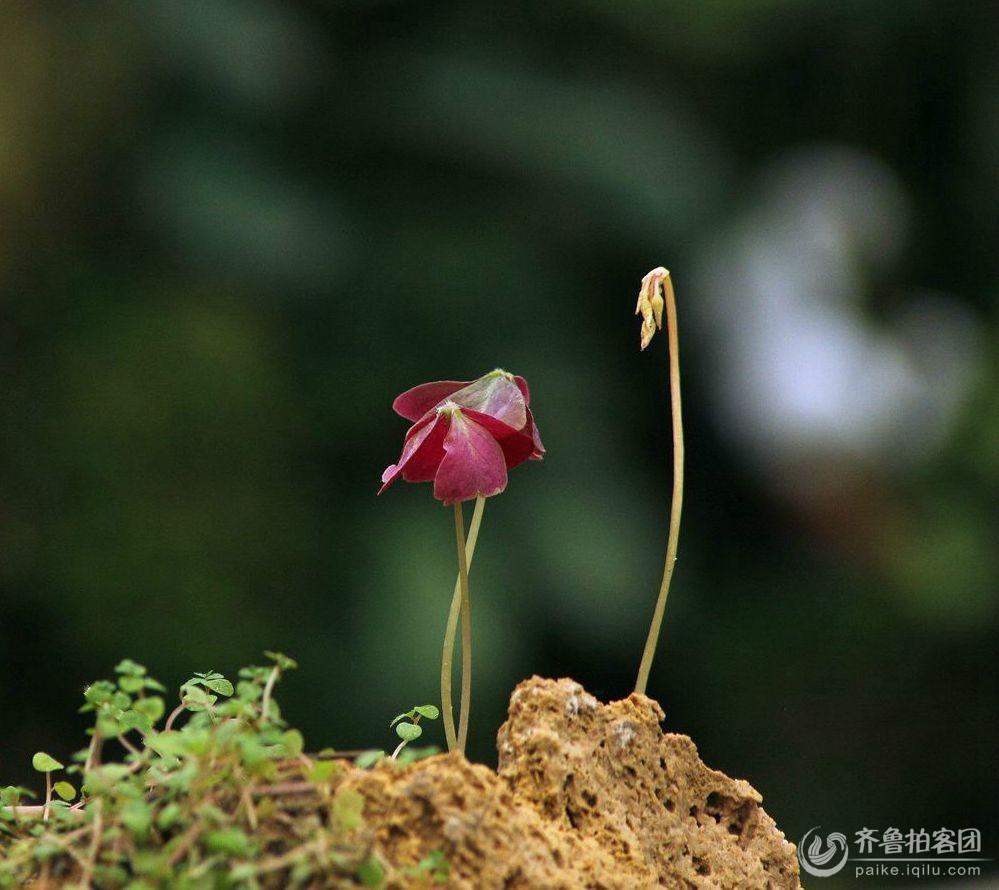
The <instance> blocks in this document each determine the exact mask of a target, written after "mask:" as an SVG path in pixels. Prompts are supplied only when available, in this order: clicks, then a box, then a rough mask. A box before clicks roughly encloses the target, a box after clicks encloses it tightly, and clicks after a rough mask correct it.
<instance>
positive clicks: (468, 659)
mask: <svg viewBox="0 0 999 890" xmlns="http://www.w3.org/2000/svg"><path fill="white" fill-rule="evenodd" d="M454 535H455V542H456V543H457V545H458V580H459V581H460V582H461V710H460V711H459V713H458V751H459V752H461V753H462V754H464V753H465V741H466V740H467V739H468V712H469V709H470V707H471V703H472V601H471V597H470V596H469V593H468V560H467V559H466V557H465V520H464V519H463V518H462V515H461V503H460V502H459V503H457V504H455V505H454Z"/></svg>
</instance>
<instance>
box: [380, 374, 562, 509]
mask: <svg viewBox="0 0 999 890" xmlns="http://www.w3.org/2000/svg"><path fill="white" fill-rule="evenodd" d="M530 402H531V393H530V390H529V388H528V386H527V381H526V380H524V378H523V377H516V376H514V375H513V374H508V373H507V372H506V371H502V370H499V369H497V370H495V371H491V372H490V373H488V374H485V375H483V376H482V377H480V378H479V379H478V380H472V381H468V382H464V381H457V380H440V381H437V382H435V383H424V384H422V385H420V386H415V387H413V388H412V389H410V390H407V391H406V392H404V393H403V394H402V395H400V396H399V397H397V398H396V400H395V401H394V402H393V403H392V407H393V408H394V409H395V412H396V413H397V414H399V415H400V416H402V417H404V418H406V420H410V421H414V423H413V425H412V426H411V427H410V428H409V432H407V433H406V438H405V440H404V441H403V446H402V454H401V455H400V457H399V461H398V463H395V464H392V465H390V466H389V467H387V468H386V470H385V472H384V473H382V483H383V484H382V487H381V488H380V489H379V491H378V493H379V494H381V493H382V492H383V491H385V489H386V488H388V487H389V486H390V485H391V484H392V483H393V482H395V480H396V479H397V478H398V477H399V476H402V478H403V479H405V480H406V481H407V482H430V481H433V483H434V497H435V498H437V499H438V500H440V501H443V502H444V503H445V504H454V503H457V502H459V501H467V500H471V499H472V498H475V497H491V496H492V495H494V494H499V493H500V492H501V491H503V489H504V488H506V478H507V470H508V469H510V468H511V467H515V466H517V465H518V464H521V463H523V462H524V461H525V460H528V459H531V460H541V458H542V456H543V455H544V453H545V449H544V446H543V445H542V444H541V437H540V436H539V435H538V429H537V426H536V425H535V423H534V417H533V415H532V414H531V409H530V407H529V406H530Z"/></svg>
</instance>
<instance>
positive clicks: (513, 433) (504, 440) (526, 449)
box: [462, 408, 534, 470]
mask: <svg viewBox="0 0 999 890" xmlns="http://www.w3.org/2000/svg"><path fill="white" fill-rule="evenodd" d="M462 413H463V414H464V415H465V416H466V417H467V418H468V419H469V420H471V421H474V422H475V423H477V424H479V425H480V426H483V427H485V428H486V429H487V430H489V432H490V433H492V436H493V438H494V439H495V440H496V441H497V442H498V443H499V446H500V448H501V449H502V451H503V460H504V461H505V463H506V468H507V469H508V470H512V469H513V468H514V467H516V466H517V465H519V464H522V463H523V462H524V461H525V460H527V459H528V458H529V457H534V439H533V438H532V437H531V432H530V430H528V429H527V428H526V427H525V428H524V429H522V430H515V429H514V428H513V427H512V426H507V425H506V424H505V423H503V422H502V421H499V420H496V418H495V417H490V416H489V415H488V414H482V413H481V412H479V411H473V410H472V409H471V408H463V409H462ZM528 415H530V412H528ZM528 423H530V419H528Z"/></svg>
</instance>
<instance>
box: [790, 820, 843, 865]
mask: <svg viewBox="0 0 999 890" xmlns="http://www.w3.org/2000/svg"><path fill="white" fill-rule="evenodd" d="M818 828H819V826H818V825H816V826H815V828H809V829H808V831H806V832H805V833H804V834H803V835H802V836H801V841H800V842H799V843H798V862H800V863H801V867H802V868H803V869H804V870H805V871H807V872H808V873H809V874H810V875H815V877H817V878H828V877H829V876H830V875H834V874H836V872H838V871H839V870H840V869H841V868H842V867H843V866H844V865H846V860H847V859H849V858H850V851H849V850H848V849H847V846H846V837H845V836H844V835H842V834H841V833H840V832H838V831H834V832H833V833H832V834H830V835H829V837H827V838H826V841H825V843H823V842H822V838H821V836H820V835H815V837H813V838H812V842H811V843H810V844H806V843H805V842H806V841H807V840H808V836H809V835H810V834H811V833H812V832H813V831H816V830H817V829H818ZM837 856H839V859H838V860H837V861H836V862H833V864H832V865H830V864H829V863H830V862H832V860H833V859H836V857H837Z"/></svg>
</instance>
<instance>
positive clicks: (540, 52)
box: [0, 0, 999, 886]
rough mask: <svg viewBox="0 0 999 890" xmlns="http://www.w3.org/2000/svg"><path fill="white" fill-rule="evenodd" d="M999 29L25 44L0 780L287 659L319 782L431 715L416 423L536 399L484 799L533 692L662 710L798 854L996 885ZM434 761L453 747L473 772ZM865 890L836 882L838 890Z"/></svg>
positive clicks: (125, 13) (17, 70)
mask: <svg viewBox="0 0 999 890" xmlns="http://www.w3.org/2000/svg"><path fill="white" fill-rule="evenodd" d="M996 26H997V19H996V14H995V7H994V5H993V4H991V3H985V2H964V3H955V4H943V3H934V2H929V0H926V2H922V0H910V2H905V3H897V2H894V0H867V2H863V3H855V2H847V3H838V4H829V3H825V2H818V0H756V2H741V0H740V2H735V0H731V2H721V0H719V2H710V3H701V2H693V0H689V2H679V3H671V4H661V3H654V2H649V0H620V2H615V3H609V2H594V0H559V2H552V3H546V4H532V3H512V4H495V3H486V2H478V0H474V2H465V3H444V2H430V3H407V2H390V0H385V2H370V3H363V2H340V3H333V2H327V3H322V2H312V3H304V2H303V3H274V2H271V3H268V2H262V0H249V2H220V0H212V2H207V0H155V2H153V0H150V2H144V3H136V4H130V3H102V4H4V5H3V6H2V7H0V313H2V318H0V344H2V345H0V358H2V382H3V383H2V393H3V398H2V409H0V410H2V417H0V425H2V429H3V438H2V465H0V473H2V479H0V483H2V487H0V659H2V662H0V664H2V670H3V673H2V678H3V679H2V680H0V714H2V715H3V734H2V745H0V770H2V774H3V775H2V779H3V781H4V782H13V781H26V780H29V779H30V770H28V769H27V764H28V761H29V759H30V754H31V752H33V751H35V750H37V749H46V750H49V751H51V752H52V753H54V754H56V756H59V755H61V754H64V753H68V752H69V751H70V750H72V749H74V748H76V747H78V746H79V745H80V741H81V738H82V736H81V735H80V730H81V727H82V723H81V719H82V718H77V717H75V716H74V714H73V710H74V707H75V705H76V704H77V702H78V700H79V694H80V691H81V689H82V687H83V686H84V685H85V683H86V682H88V681H91V680H93V679H96V678H98V677H101V676H105V675H108V674H109V673H110V671H111V668H112V667H113V665H114V664H115V663H116V661H117V660H118V659H119V658H121V657H123V656H129V657H132V658H135V659H137V660H139V661H141V662H143V663H145V664H147V665H148V666H149V668H150V670H151V672H152V673H153V674H154V675H155V676H158V677H160V678H161V679H163V680H164V681H168V682H169V683H170V684H171V685H174V684H179V683H180V682H181V681H182V680H183V679H185V678H186V677H187V676H188V675H189V673H190V672H191V671H192V670H207V669H209V668H214V669H217V670H221V671H223V672H225V673H230V674H231V673H233V672H234V671H235V670H236V669H237V668H238V667H239V666H241V665H242V664H245V663H249V662H254V661H259V660H260V652H261V650H262V649H264V648H272V649H281V650H284V651H287V652H288V653H290V654H292V655H294V656H295V657H296V658H298V659H299V661H300V662H301V665H302V667H301V669H300V671H299V672H298V673H297V674H295V675H292V676H291V677H289V679H288V681H287V683H286V688H285V689H284V690H283V695H282V699H283V702H284V705H285V710H286V713H287V715H288V716H289V718H290V719H292V720H293V721H294V722H295V723H296V724H297V725H300V726H301V727H302V728H303V729H304V731H305V733H306V738H307V740H308V742H309V744H310V746H311V747H313V748H318V747H321V746H324V745H335V746H338V747H344V748H351V747H358V746H372V745H374V746H386V745H389V744H391V742H392V734H391V731H390V730H388V727H387V723H388V720H389V719H390V718H391V717H392V716H393V715H395V714H396V713H398V712H399V711H400V710H403V709H404V708H407V707H409V706H410V705H412V704H413V703H415V702H422V701H435V700H436V697H437V671H438V659H439V653H440V639H441V635H442V632H443V624H444V618H445V615H446V610H447V604H448V602H449V599H450V595H451V587H452V584H453V580H454V572H455V557H454V547H453V539H452V531H453V529H452V525H451V519H450V516H449V513H448V511H446V510H444V509H442V508H441V506H440V505H439V504H438V503H437V502H435V501H434V500H433V499H432V497H431V496H430V489H429V486H425V485H422V486H407V485H402V484H399V485H397V486H396V487H395V488H393V489H392V490H391V491H390V492H389V493H387V494H386V495H384V496H383V497H381V498H377V499H376V497H375V491H376V489H377V486H378V478H379V475H380V473H381V471H382V469H383V468H384V467H385V466H386V465H387V464H389V463H391V462H393V461H394V460H395V459H396V456H397V454H398V451H399V447H400V445H401V441H402V436H403V433H404V431H405V429H406V424H405V422H404V421H402V420H401V419H399V418H398V417H396V416H394V415H393V413H392V412H391V409H390V405H391V401H392V399H393V397H394V396H395V395H396V394H397V393H399V392H401V391H402V390H404V389H406V388H408V387H410V386H412V385H414V384H416V383H419V382H423V381H427V380H434V379H440V378H458V379H463V378H464V379H469V378H472V377H475V376H477V375H478V374H480V373H482V372H484V371H487V370H490V369H491V368H493V367H495V366H496V365H501V366H503V367H505V368H507V369H509V370H512V371H515V372H516V373H519V374H523V375H525V376H526V377H527V378H528V380H529V381H530V383H531V386H532V390H533V397H534V398H533V407H534V409H535V413H536V417H537V419H538V424H539V427H540V429H541V432H542V435H543V437H544V440H545V444H546V446H547V448H548V455H547V457H546V458H545V460H544V462H543V463H540V464H535V463H531V464H528V465H525V466H524V467H522V468H520V469H518V470H516V471H514V472H513V473H512V474H511V482H510V486H509V488H508V490H507V491H506V492H505V493H504V494H503V495H502V496H500V497H497V498H494V499H493V500H492V501H491V502H490V503H489V506H488V509H487V510H486V515H485V522H484V525H483V530H482V536H481V540H480V545H479V550H478V553H477V556H476V563H475V568H474V571H473V607H474V618H475V625H476V649H475V658H476V666H475V690H474V699H473V725H472V731H471V737H472V744H471V753H472V755H473V756H475V757H477V758H480V759H483V760H486V761H494V760H495V752H494V749H493V738H494V735H495V730H496V729H497V727H498V725H499V723H500V722H501V721H502V719H503V715H504V712H505V706H506V700H507V697H508V695H509V692H510V691H511V689H512V688H513V686H514V685H515V684H516V683H517V682H518V681H519V680H520V679H522V678H524V677H527V676H529V675H531V674H532V673H538V674H543V675H549V676H564V675H571V676H573V677H575V678H577V679H578V680H580V681H581V682H583V683H584V684H586V685H587V687H588V688H589V689H590V690H591V691H592V692H594V693H596V694H597V695H599V696H601V697H603V698H605V699H611V698H618V697H623V696H625V695H626V694H627V693H628V692H629V690H630V687H631V684H632V683H633V680H634V673H635V670H636V668H637V664H638V660H639V656H640V651H641V646H642V644H643V642H644V638H645V634H646V629H647V623H648V619H649V616H650V614H651V609H652V605H653V601H654V597H655V592H656V590H657V586H658V581H659V576H660V573H661V558H662V552H663V549H664V546H665V538H666V521H667V515H668V498H669V490H670V463H671V459H670V452H669V418H668V412H667V404H668V402H667V395H666V393H667V390H666V380H665V351H664V347H665V341H663V342H661V343H660V342H658V341H657V342H656V343H655V344H654V346H653V348H651V349H650V350H649V351H648V353H646V354H640V353H639V352H638V349H637V344H638V320H637V319H635V318H634V317H633V316H632V314H631V313H632V311H633V307H634V301H635V297H636V294H637V291H638V285H639V281H640V279H641V277H642V275H643V274H644V273H645V272H647V271H648V270H649V269H650V268H652V267H653V266H656V265H659V264H664V265H666V266H668V267H669V268H670V269H671V270H672V272H673V276H674V281H675V283H676V289H677V294H678V299H679V304H680V308H679V312H680V320H681V341H682V359H683V372H684V387H685V389H684V392H685V400H686V401H685V413H686V419H687V426H688V438H687V452H688V464H687V467H688V470H687V472H688V476H687V501H686V514H685V521H684V526H683V532H682V537H681V543H680V561H679V564H678V568H677V573H676V576H675V579H674V586H673V593H672V596H671V602H670V607H669V610H668V613H667V621H666V626H665V633H664V637H663V641H662V645H661V648H660V650H659V655H658V657H657V659H656V662H655V665H654V669H653V676H652V680H651V682H650V692H651V693H652V694H653V695H654V696H656V697H657V698H658V699H659V700H660V701H661V702H662V703H663V706H664V708H665V710H666V713H667V720H666V726H667V727H668V728H669V729H671V730H675V731H679V732H685V733H689V734H691V735H692V736H693V737H694V739H695V740H696V742H697V744H698V746H699V748H700V751H701V754H702V756H703V758H704V759H705V761H706V762H707V763H709V764H710V765H712V766H714V767H717V768H719V769H722V770H724V771H725V772H727V773H729V774H731V775H735V776H743V777H745V778H747V779H749V780H750V781H751V782H752V783H753V784H754V785H755V786H757V787H758V788H759V789H760V790H761V791H762V792H763V794H764V796H765V805H766V807H767V809H768V810H769V811H770V812H771V813H772V814H773V815H774V816H775V818H776V819H777V821H778V824H779V825H780V826H781V828H782V829H783V830H784V831H785V832H786V833H787V835H788V836H789V837H790V838H791V839H797V838H798V837H800V836H801V834H802V833H804V831H805V830H806V829H808V828H810V827H812V826H814V825H820V826H822V830H823V832H826V831H832V830H834V829H835V830H841V831H844V832H845V833H847V835H848V836H852V832H854V831H857V830H859V829H861V828H863V827H873V828H880V829H882V830H883V829H885V828H887V827H889V826H895V827H900V828H901V829H902V830H903V832H904V831H905V830H907V829H908V828H919V827H926V828H927V829H932V828H939V827H941V826H946V827H950V828H954V829H957V828H960V827H978V828H980V829H981V830H982V832H983V837H984V846H985V848H986V850H985V852H984V855H995V851H996V838H997V835H999V818H997V804H996V800H997V795H999V773H997V761H996V750H997V744H996V743H997V738H999V724H997V708H996V705H997V682H996V676H997V666H999V646H997V642H999V622H997V591H999V523H997V515H999V351H997V346H999V314H997V311H996V296H997V289H999V251H997V249H996V245H997V237H999V217H997V215H996V213H995V208H996V206H997V201H999V103H997V101H996V95H997V90H999V30H997V27H996ZM437 734H439V730H437ZM830 886H831V884H830Z"/></svg>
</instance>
